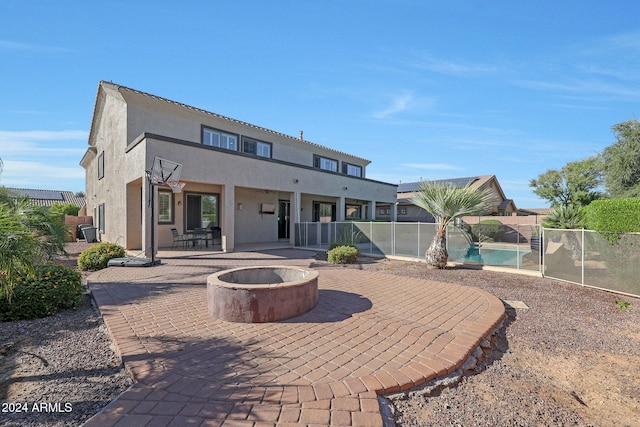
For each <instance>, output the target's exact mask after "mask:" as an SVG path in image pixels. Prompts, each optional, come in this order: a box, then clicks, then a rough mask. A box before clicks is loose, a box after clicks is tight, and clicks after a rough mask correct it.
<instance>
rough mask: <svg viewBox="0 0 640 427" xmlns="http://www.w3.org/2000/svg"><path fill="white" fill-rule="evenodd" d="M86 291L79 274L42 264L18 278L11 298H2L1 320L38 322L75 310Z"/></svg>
mask: <svg viewBox="0 0 640 427" xmlns="http://www.w3.org/2000/svg"><path fill="white" fill-rule="evenodd" d="M83 292H84V289H83V286H82V277H81V276H80V274H79V273H78V272H77V271H75V270H73V269H71V268H69V267H65V266H63V265H53V264H49V265H40V266H37V267H36V268H35V274H34V275H28V274H26V273H21V274H19V275H18V277H16V284H15V286H14V287H13V292H12V295H11V298H10V299H9V297H8V296H7V295H2V296H0V321H7V320H11V321H13V320H24V319H35V318H38V317H46V316H51V315H54V314H56V313H58V312H60V311H62V310H67V309H70V308H76V307H78V305H80V302H81V301H82V295H83Z"/></svg>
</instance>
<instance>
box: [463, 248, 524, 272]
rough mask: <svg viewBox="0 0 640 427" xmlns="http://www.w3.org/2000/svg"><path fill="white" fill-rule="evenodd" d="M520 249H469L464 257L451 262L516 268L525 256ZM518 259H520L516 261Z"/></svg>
mask: <svg viewBox="0 0 640 427" xmlns="http://www.w3.org/2000/svg"><path fill="white" fill-rule="evenodd" d="M523 249H524V248H522V247H521V248H520V252H518V250H517V249H496V248H478V247H476V246H473V247H470V248H469V250H468V251H467V253H466V254H464V256H458V257H456V259H451V261H462V262H471V263H476V264H483V265H496V266H505V267H506V266H509V267H517V266H521V265H522V258H523V257H524V256H525V255H526V254H527V252H528V251H527V252H525V251H524V250H523ZM518 257H519V258H520V259H518Z"/></svg>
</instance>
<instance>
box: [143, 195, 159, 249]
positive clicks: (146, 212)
mask: <svg viewBox="0 0 640 427" xmlns="http://www.w3.org/2000/svg"><path fill="white" fill-rule="evenodd" d="M152 191H157V188H156V186H155V185H144V184H143V185H142V250H143V251H144V252H145V256H147V257H151V229H152V227H151V222H152V219H151V206H149V201H150V200H151V192H152ZM155 199H156V197H154V201H155ZM154 240H155V239H154ZM156 241H157V240H156Z"/></svg>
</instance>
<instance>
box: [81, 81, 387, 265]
mask: <svg viewBox="0 0 640 427" xmlns="http://www.w3.org/2000/svg"><path fill="white" fill-rule="evenodd" d="M125 100H126V101H128V102H129V104H127V103H125ZM202 124H206V125H207V126H211V127H215V128H218V129H221V130H224V131H227V132H233V133H237V134H241V135H247V136H250V137H252V138H255V139H259V140H262V141H267V142H271V143H272V144H273V146H272V153H273V160H270V159H262V158H259V157H255V156H250V155H245V154H242V153H237V152H229V151H226V150H220V149H213V148H211V147H207V146H203V145H202V144H201V143H200V134H201V125H202ZM145 133H146V134H145ZM152 135H161V137H157V138H156V137H154V136H152ZM89 143H90V145H91V146H92V147H94V148H95V156H93V155H89V154H87V155H85V158H84V160H83V166H84V167H85V168H86V189H87V207H88V213H89V214H92V215H93V214H94V212H95V211H96V210H97V207H98V205H99V204H101V203H104V204H105V207H106V212H105V214H106V224H105V233H104V234H103V235H101V238H102V240H105V241H111V242H118V243H120V244H122V245H124V246H126V247H127V249H132V250H135V249H141V248H145V247H149V246H150V241H151V236H150V232H151V222H150V209H149V207H148V200H149V195H150V194H149V186H148V184H147V179H146V176H145V171H146V170H149V169H150V168H151V165H152V163H153V159H154V157H156V156H157V157H162V158H165V159H168V160H171V161H174V162H177V163H180V164H182V165H183V171H182V176H181V181H183V182H186V186H185V187H184V189H183V192H182V193H178V194H175V196H174V223H173V224H159V225H158V226H157V227H155V228H156V241H157V242H158V246H159V247H167V246H171V242H172V240H173V239H172V235H171V228H174V227H175V228H177V229H178V230H179V231H180V232H183V231H184V209H185V203H184V194H185V193H187V192H198V193H210V194H218V195H219V203H220V206H219V208H220V212H219V218H220V224H219V225H220V227H221V228H222V233H223V236H224V237H225V240H226V242H227V249H229V250H231V249H233V247H234V245H235V244H237V243H251V242H268V241H274V240H277V238H278V215H277V212H276V213H275V214H273V215H271V214H260V213H259V210H260V204H261V203H273V204H275V205H276V207H277V205H278V201H279V200H289V201H290V202H291V209H292V211H291V223H292V224H293V222H295V221H297V220H300V221H311V220H312V219H313V218H312V212H313V202H315V201H328V202H333V203H336V205H337V206H338V209H339V214H338V219H340V218H341V216H343V212H340V208H341V207H344V204H345V203H349V201H351V202H352V203H355V202H356V201H357V203H359V204H361V205H363V213H364V212H365V208H364V206H365V205H370V204H371V203H372V202H386V203H395V200H396V187H395V186H393V185H390V184H385V183H380V182H376V181H370V180H366V179H361V178H355V177H350V176H345V175H342V174H336V173H328V172H325V171H321V170H318V169H315V168H313V167H312V166H313V155H314V154H318V155H324V156H326V157H330V158H333V159H337V160H339V161H346V162H349V163H352V164H356V165H361V166H362V167H363V170H364V168H365V166H366V165H367V164H368V161H367V160H365V159H361V158H359V157H356V156H351V155H349V154H346V153H340V152H337V151H334V150H331V149H329V148H325V147H321V146H316V145H315V144H310V143H306V142H301V141H298V140H295V139H293V138H289V137H286V136H284V135H280V134H277V133H272V132H269V131H265V130H263V129H261V128H257V127H254V126H251V125H247V124H244V123H242V122H237V121H233V120H229V119H224V118H220V117H217V116H215V115H211V114H209V113H206V112H201V111H198V110H197V109H189V108H187V107H185V106H181V105H178V104H172V103H169V102H167V101H164V100H158V99H155V98H153V97H151V96H149V95H144V94H137V93H133V92H130V91H128V90H124V91H119V90H117V89H116V88H114V87H112V86H111V85H109V84H106V85H103V86H101V88H100V90H99V94H98V99H97V101H96V111H95V112H94V122H93V123H92V132H91V135H90V141H89ZM103 151H104V153H105V173H104V178H103V179H101V180H98V179H97V158H98V155H99V154H100V153H102V152H103ZM277 160H283V161H286V162H287V163H282V162H278V161H277ZM296 162H297V163H300V165H295V164H291V163H296ZM152 189H153V191H157V188H155V187H153V188H152ZM155 200H156V203H157V197H156V198H155ZM298 201H299V202H300V204H299V205H297V202H298ZM239 204H242V210H240V209H238V206H239ZM156 213H157V209H156ZM291 228H292V227H291ZM148 255H149V254H147V256H148Z"/></svg>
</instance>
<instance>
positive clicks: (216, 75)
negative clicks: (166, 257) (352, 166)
mask: <svg viewBox="0 0 640 427" xmlns="http://www.w3.org/2000/svg"><path fill="white" fill-rule="evenodd" d="M638 16H640V2H637V1H632V0H629V1H619V0H618V1H616V0H612V1H589V0H580V1H577V0H576V1H573V0H565V1H529V2H525V1H512V0H511V1H446V2H443V1H427V0H387V1H381V0H366V1H365V0H351V1H348V0H340V1H338V0H323V1H311V0H297V1H277V0H274V1H259V0H255V1H245V0H234V1H228V2H225V1H184V2H178V1H163V0H158V1H131V0H126V1H103V2H91V1H65V0H60V1H57V2H51V1H29V0H3V1H2V2H1V3H0V77H1V81H0V158H1V159H2V161H3V162H4V170H3V172H2V174H1V175H0V184H1V185H5V186H8V187H21V188H42V189H57V190H72V191H83V190H84V170H83V169H82V167H80V166H79V162H80V159H81V158H82V156H83V154H84V152H85V150H86V148H87V136H88V130H89V127H90V124H91V117H92V113H93V106H94V102H95V95H96V91H97V87H98V82H99V81H100V80H107V81H113V82H114V83H118V84H121V85H124V86H128V87H131V88H134V89H138V90H141V91H144V92H149V93H152V94H155V95H158V96H162V97H164V98H169V99H171V100H174V101H178V102H182V103H185V104H188V105H192V106H195V107H199V108H203V109H206V110H209V111H212V112H215V113H218V114H222V115H225V116H229V117H232V118H235V119H239V120H243V121H246V122H249V123H252V124H255V125H258V126H263V127H266V128H269V129H272V130H275V131H278V132H282V133H285V134H288V135H292V136H298V134H299V132H300V130H303V131H304V137H305V139H307V140H309V141H312V142H315V143H318V144H323V145H326V146H329V147H331V148H335V149H338V150H341V151H346V152H349V153H351V154H355V155H358V156H360V157H364V158H366V159H369V160H371V162H372V163H371V164H370V165H369V167H368V168H367V177H369V178H372V179H377V180H381V181H385V182H391V183H399V182H412V181H418V180H420V179H421V178H422V179H443V178H454V177H467V176H477V175H488V174H494V175H496V176H497V178H498V180H499V182H500V184H501V185H502V188H503V190H504V192H505V194H506V196H507V197H509V198H512V199H514V200H515V203H516V205H517V206H518V207H543V206H546V203H545V202H544V201H542V200H540V199H538V198H537V197H536V196H535V195H534V194H533V193H532V191H531V189H530V187H529V185H528V183H529V180H530V179H532V178H536V177H537V176H538V175H539V174H541V173H543V172H545V171H546V170H548V169H552V168H553V169H555V168H561V167H562V166H563V165H564V164H566V163H567V162H570V161H574V160H580V159H584V158H586V157H589V156H592V155H594V154H596V153H598V152H600V151H601V150H602V149H603V148H605V147H606V146H608V145H611V144H612V143H613V142H614V141H615V137H614V135H613V134H612V132H611V126H613V125H614V124H616V123H619V122H621V121H624V120H629V119H632V118H637V115H638V114H640V108H638V107H639V101H640V20H638Z"/></svg>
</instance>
